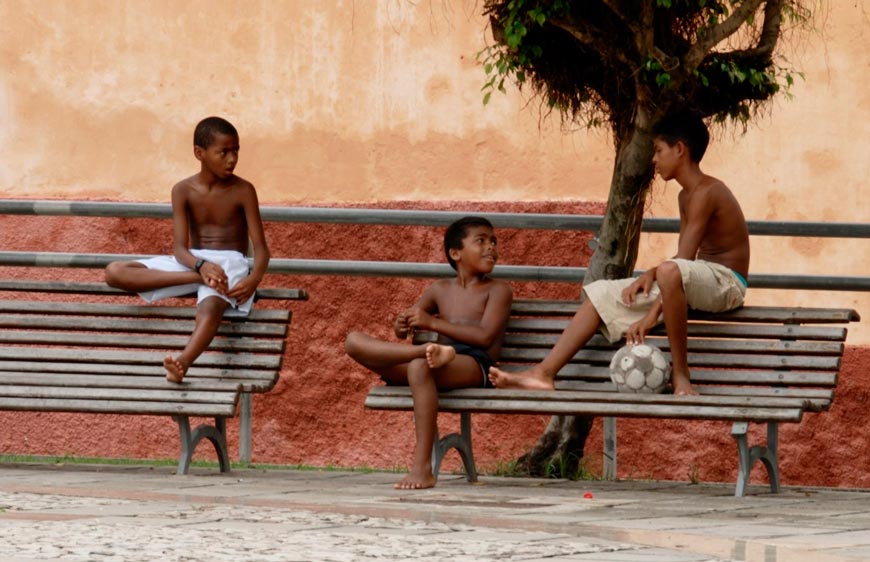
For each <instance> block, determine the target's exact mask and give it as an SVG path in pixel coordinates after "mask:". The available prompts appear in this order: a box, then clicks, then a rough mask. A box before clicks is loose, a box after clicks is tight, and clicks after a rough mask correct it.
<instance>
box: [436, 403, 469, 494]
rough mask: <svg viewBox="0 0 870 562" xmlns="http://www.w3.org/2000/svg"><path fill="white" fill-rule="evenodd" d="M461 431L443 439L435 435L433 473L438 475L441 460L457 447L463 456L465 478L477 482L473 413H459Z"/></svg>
mask: <svg viewBox="0 0 870 562" xmlns="http://www.w3.org/2000/svg"><path fill="white" fill-rule="evenodd" d="M459 425H460V433H451V434H450V435H446V436H445V437H442V438H441V439H439V438H438V436H437V435H436V436H435V443H434V444H433V445H432V474H434V475H435V477H436V478H437V477H438V471H439V470H441V461H442V460H444V455H445V454H446V453H447V451H449V450H450V449H456V451H457V452H458V453H459V456H460V457H461V458H462V466H464V467H465V479H466V480H468V481H469V482H477V468H476V467H475V466H474V453H473V452H472V450H471V414H470V413H469V412H462V413H461V414H459Z"/></svg>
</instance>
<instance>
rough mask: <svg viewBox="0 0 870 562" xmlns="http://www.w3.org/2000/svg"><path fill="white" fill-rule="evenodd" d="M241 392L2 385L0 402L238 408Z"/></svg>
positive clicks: (0, 385)
mask: <svg viewBox="0 0 870 562" xmlns="http://www.w3.org/2000/svg"><path fill="white" fill-rule="evenodd" d="M238 396H239V395H238V392H237V388H234V389H230V390H227V391H225V392H216V391H199V390H188V389H186V388H185V387H183V386H180V385H179V386H177V387H176V389H174V390H173V389H166V390H160V389H141V388H98V387H97V388H93V387H90V388H89V387H72V388H71V387H68V386H65V385H62V386H40V385H8V384H0V398H2V397H9V398H12V397H18V398H52V399H62V398H69V399H71V400H115V401H117V400H121V401H146V402H149V401H150V402H155V401H161V402H183V403H190V404H236V403H237V402H238Z"/></svg>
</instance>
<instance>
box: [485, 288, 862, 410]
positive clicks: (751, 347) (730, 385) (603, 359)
mask: <svg viewBox="0 0 870 562" xmlns="http://www.w3.org/2000/svg"><path fill="white" fill-rule="evenodd" d="M578 306H579V305H578V303H577V302H576V301H542V300H517V301H516V302H514V304H513V307H512V311H511V317H510V320H509V323H508V328H507V332H506V334H505V339H504V346H503V349H502V354H501V359H500V364H501V366H502V367H503V368H505V369H507V370H521V369H523V368H526V367H527V366H528V365H529V364H532V363H535V362H538V361H540V360H541V359H543V358H544V357H545V356H546V354H547V353H548V352H549V350H550V349H551V348H552V347H553V345H554V344H555V343H556V340H557V339H558V337H559V334H561V332H562V330H564V329H565V327H566V325H567V323H568V321H569V320H570V317H571V316H573V315H574V313H575V312H576V311H577V308H578ZM689 320H690V322H689V327H688V333H689V342H688V351H689V365H690V366H691V368H692V382H693V383H694V384H696V385H697V386H698V387H699V390H700V391H701V392H702V393H703V394H719V395H755V396H789V397H804V398H806V399H807V400H810V401H812V403H813V407H814V408H816V409H824V408H827V407H828V406H829V404H830V400H831V399H832V398H833V388H834V386H835V385H836V382H837V372H838V371H839V369H840V362H841V358H842V355H843V352H844V347H845V346H844V342H845V339H846V333H847V330H846V327H845V325H846V324H848V323H849V322H851V321H857V320H859V316H858V314H857V313H856V312H855V311H854V310H849V309H820V308H775V307H751V306H748V307H743V308H741V309H738V310H736V311H733V312H729V313H722V314H715V315H713V314H707V313H701V312H696V311H692V312H690V315H689ZM648 341H649V343H651V344H653V345H655V346H656V347H658V348H659V349H661V350H662V351H663V352H664V353H665V355H666V356H668V358H670V355H669V344H668V341H667V337H666V336H665V332H664V328H663V327H659V328H657V329H655V330H654V331H653V332H651V334H650V335H649V337H648ZM622 345H624V342H618V343H616V344H611V343H609V342H608V341H607V340H605V339H604V338H603V337H602V336H600V335H596V336H595V337H594V338H593V339H592V340H591V341H590V342H589V344H587V345H586V346H585V347H584V348H583V349H581V350H580V351H579V352H578V353H577V354H576V355H575V356H574V358H573V360H572V361H571V362H570V363H569V364H568V365H566V366H565V367H564V368H563V369H562V370H561V371H560V372H559V374H558V376H557V381H556V386H557V388H558V389H562V390H614V388H615V387H614V386H613V384H612V383H611V382H610V371H609V365H610V360H611V359H612V357H613V354H614V353H615V351H616V350H617V349H619V347H621V346H622Z"/></svg>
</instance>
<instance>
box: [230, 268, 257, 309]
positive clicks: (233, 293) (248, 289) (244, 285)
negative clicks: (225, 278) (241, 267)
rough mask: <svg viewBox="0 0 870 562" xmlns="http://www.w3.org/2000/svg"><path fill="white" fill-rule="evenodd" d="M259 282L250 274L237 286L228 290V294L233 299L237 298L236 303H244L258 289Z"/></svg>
mask: <svg viewBox="0 0 870 562" xmlns="http://www.w3.org/2000/svg"><path fill="white" fill-rule="evenodd" d="M257 285H258V283H257V282H256V280H254V278H252V277H251V276H250V275H249V276H247V277H245V278H244V279H242V280H241V281H239V282H238V283H236V284H235V286H234V287H233V288H232V289H230V290H229V291H227V292H226V293H225V294H226V296H228V297H230V298H231V299H236V303H238V304H242V303H244V302H245V301H247V300H248V299H249V298H251V296H252V295H253V294H254V291H256V290H257Z"/></svg>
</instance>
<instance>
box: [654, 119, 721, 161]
mask: <svg viewBox="0 0 870 562" xmlns="http://www.w3.org/2000/svg"><path fill="white" fill-rule="evenodd" d="M653 136H654V137H656V138H660V139H662V140H663V141H665V142H666V143H668V144H669V145H670V146H674V145H675V144H677V141H683V142H684V143H685V145H686V146H687V147H689V157H690V158H691V159H692V160H693V161H695V162H700V161H701V158H703V157H704V153H705V152H707V145H708V144H709V143H710V132H709V131H708V130H707V126H706V125H705V124H704V120H703V119H701V116H700V115H698V114H697V113H694V112H691V111H677V112H674V113H669V114H668V115H665V116H664V117H663V118H662V119H661V120H659V122H658V123H656V124H655V125H654V126H653Z"/></svg>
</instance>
